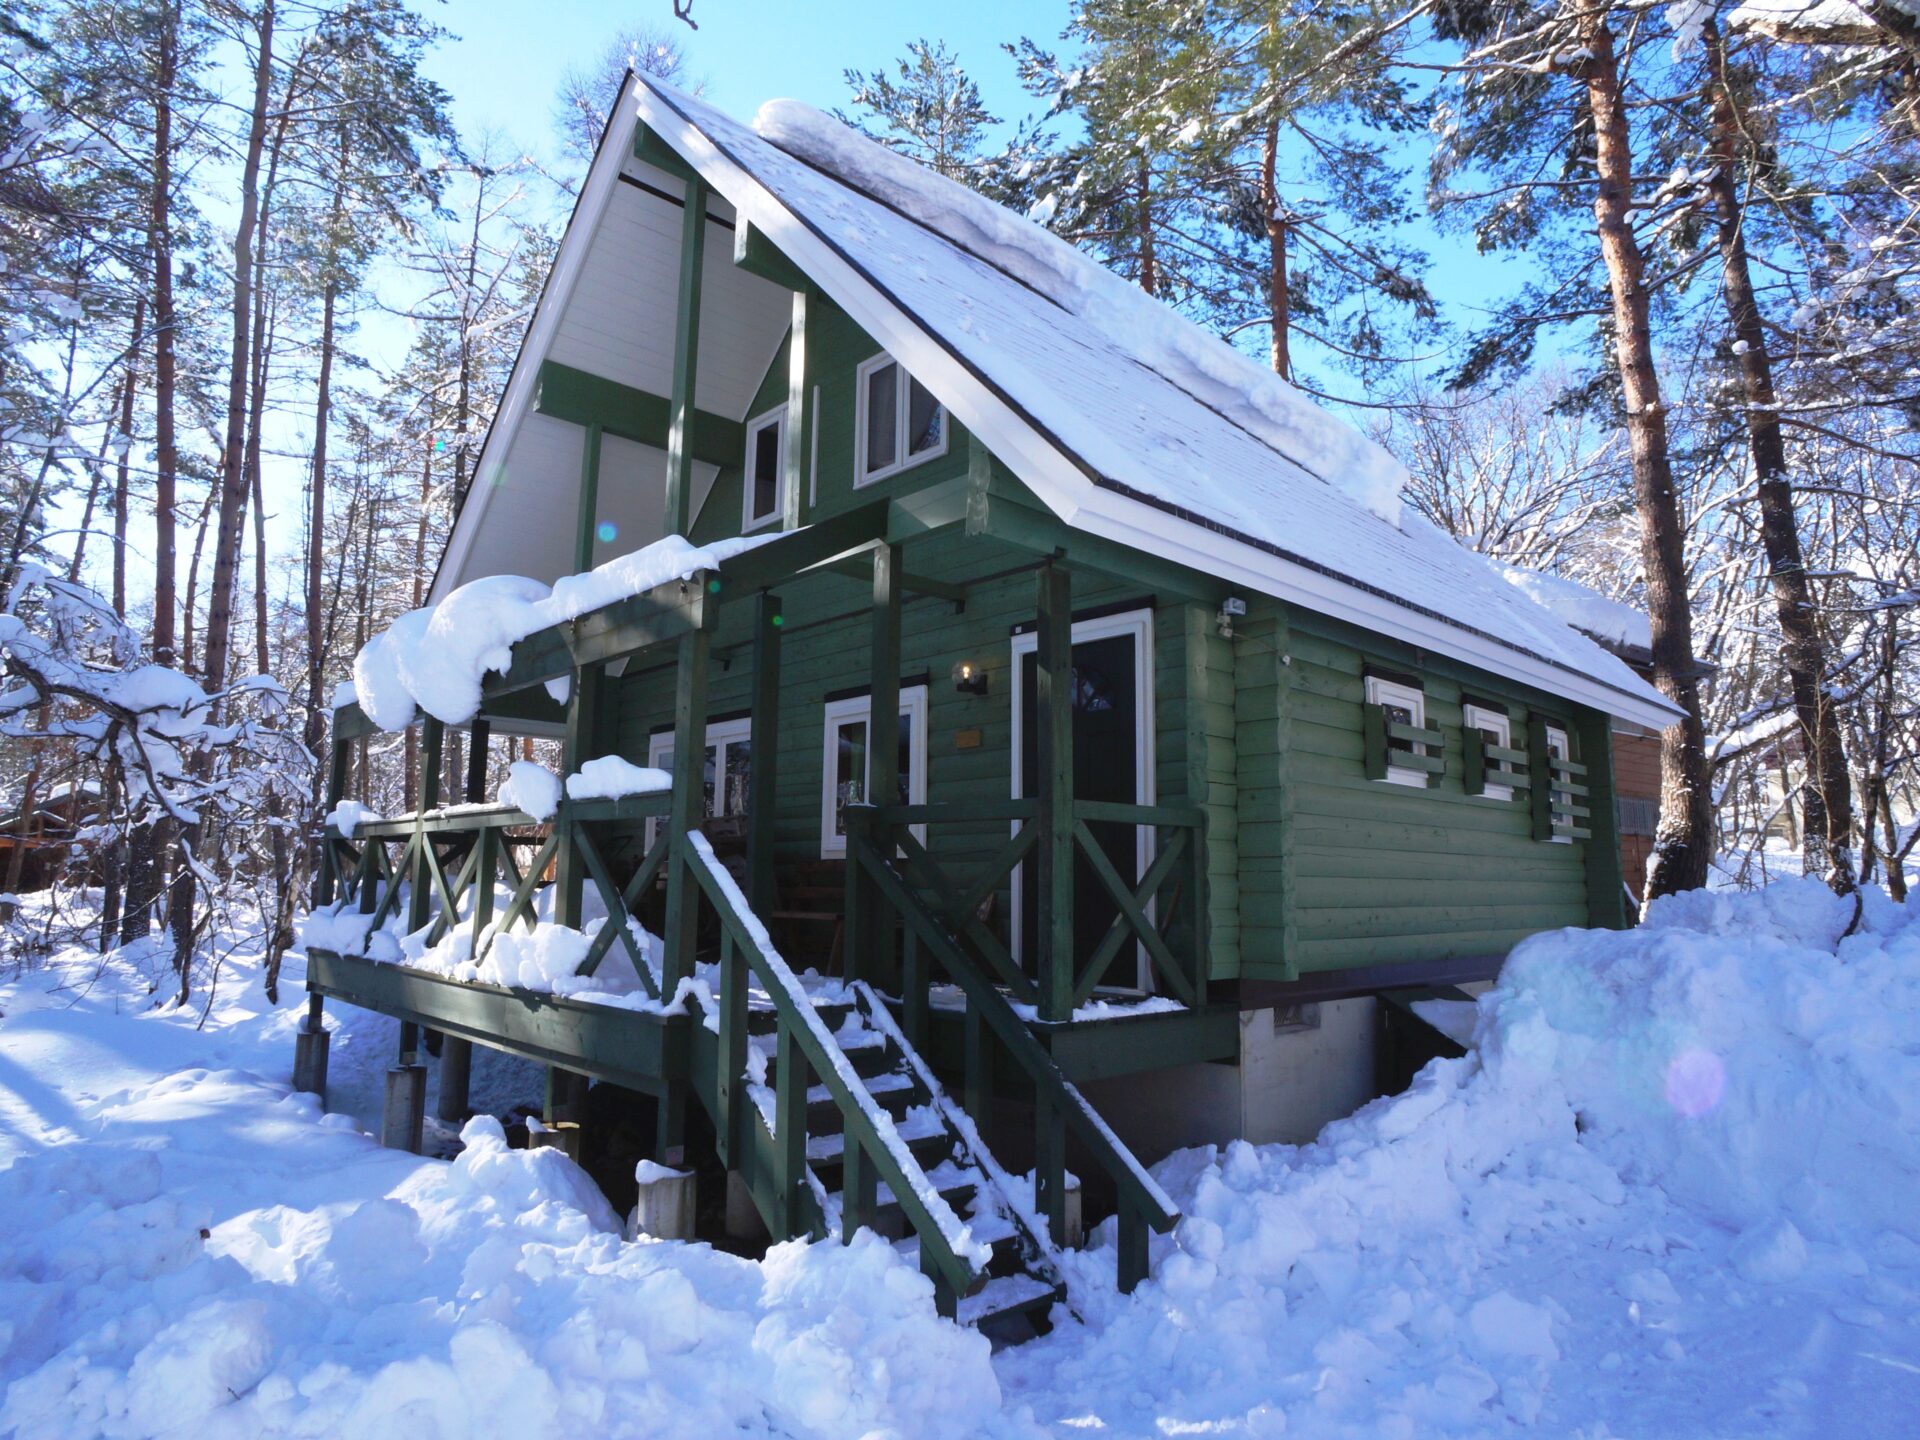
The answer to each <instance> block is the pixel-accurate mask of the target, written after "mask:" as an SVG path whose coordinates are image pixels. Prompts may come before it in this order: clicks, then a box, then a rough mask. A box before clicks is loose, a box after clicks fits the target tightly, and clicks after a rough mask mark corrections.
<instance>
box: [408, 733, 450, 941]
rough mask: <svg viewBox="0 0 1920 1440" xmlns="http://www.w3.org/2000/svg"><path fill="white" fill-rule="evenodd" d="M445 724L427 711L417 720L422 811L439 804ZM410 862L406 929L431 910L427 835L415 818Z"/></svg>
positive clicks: (418, 924) (422, 921)
mask: <svg viewBox="0 0 1920 1440" xmlns="http://www.w3.org/2000/svg"><path fill="white" fill-rule="evenodd" d="M446 738H447V736H446V726H444V725H442V724H441V723H440V722H439V721H438V720H436V719H434V718H433V717H432V716H431V715H429V716H428V717H427V718H426V719H425V720H423V721H421V722H420V809H421V812H422V813H425V812H426V811H428V810H437V809H439V808H440V757H441V753H442V749H443V747H444V745H445V743H446ZM414 830H415V835H414V842H413V852H412V853H413V864H412V865H411V866H409V867H408V872H407V887H408V888H407V929H408V930H409V931H414V930H418V929H420V927H421V926H423V925H425V924H426V923H427V920H428V918H429V916H431V915H432V913H433V877H432V875H431V873H430V872H429V871H428V868H427V847H428V846H429V845H430V844H432V843H433V842H432V841H431V840H429V839H428V837H427V835H426V832H425V829H424V827H423V826H422V825H421V824H420V822H418V821H415V822H414Z"/></svg>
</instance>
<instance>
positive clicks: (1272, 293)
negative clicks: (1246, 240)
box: [1260, 120, 1293, 380]
mask: <svg viewBox="0 0 1920 1440" xmlns="http://www.w3.org/2000/svg"><path fill="white" fill-rule="evenodd" d="M1279 160H1280V122H1279V121H1278V120H1269V121H1268V122H1267V134H1266V138H1265V139H1264V140H1262V141H1261V144H1260V208H1261V211H1262V213H1263V214H1264V215H1265V217H1266V224H1267V311H1268V315H1269V316H1270V318H1271V323H1272V327H1273V373H1274V374H1276V375H1278V376H1279V377H1280V378H1281V379H1282V380H1291V379H1292V378H1293V355H1292V342H1293V336H1292V327H1293V314H1292V310H1293V293H1292V289H1291V287H1290V286H1289V285H1288V284H1287V222H1286V220H1285V219H1284V218H1282V216H1281V213H1280V185H1279V181H1278V179H1277V178H1276V172H1277V170H1278V169H1279Z"/></svg>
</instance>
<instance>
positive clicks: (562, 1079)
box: [533, 1065, 587, 1161]
mask: <svg viewBox="0 0 1920 1440" xmlns="http://www.w3.org/2000/svg"><path fill="white" fill-rule="evenodd" d="M586 1108H587V1077H586V1076H584V1075H579V1074H576V1073H575V1072H573V1071H571V1070H562V1069H561V1068H560V1067H559V1066H558V1065H549V1066H548V1067H547V1093H546V1099H545V1102H544V1103H543V1104H542V1105H541V1107H540V1123H541V1125H542V1126H543V1127H545V1128H543V1129H542V1130H539V1131H537V1132H535V1134H534V1136H533V1145H534V1147H535V1148H536V1149H537V1148H540V1147H542V1146H553V1147H554V1148H556V1149H560V1150H564V1151H566V1153H567V1158H568V1159H569V1160H574V1161H578V1160H579V1158H580V1121H581V1118H582V1116H583V1115H584V1114H585V1113H586Z"/></svg>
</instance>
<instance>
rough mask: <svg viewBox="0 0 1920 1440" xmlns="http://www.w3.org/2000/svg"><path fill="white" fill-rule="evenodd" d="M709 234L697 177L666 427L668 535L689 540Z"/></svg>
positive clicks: (689, 202)
mask: <svg viewBox="0 0 1920 1440" xmlns="http://www.w3.org/2000/svg"><path fill="white" fill-rule="evenodd" d="M706 232H707V187H706V186H705V185H704V184H702V183H701V182H700V180H699V178H698V177H697V176H693V177H689V178H688V180H687V199H686V207H685V209H683V210H682V211H681V214H680V293H679V321H678V324H677V325H676V326H675V329H674V336H673V397H672V407H673V408H672V414H671V416H670V418H669V420H668V425H667V506H666V520H667V533H668V534H669V535H685V534H686V533H687V527H688V525H689V523H690V522H691V520H692V507H693V423H694V406H693V391H694V379H695V376H696V373H697V369H698V363H697V362H698V360H699V353H700V282H701V273H702V271H703V270H704V268H705V264H706V239H707V234H706Z"/></svg>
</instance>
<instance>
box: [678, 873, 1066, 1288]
mask: <svg viewBox="0 0 1920 1440" xmlns="http://www.w3.org/2000/svg"><path fill="white" fill-rule="evenodd" d="M691 860H692V870H693V874H694V878H695V879H696V881H697V882H698V884H699V885H700V887H701V889H702V891H703V892H705V894H706V896H707V898H708V899H709V900H711V901H712V902H713V904H714V907H715V909H716V910H718V911H719V913H720V918H721V925H722V932H723V935H724V937H725V943H724V946H723V958H722V982H721V993H720V995H719V997H718V1005H719V1012H720V1013H719V1015H718V1016H717V1017H716V1019H717V1022H718V1024H717V1031H718V1034H717V1037H713V1043H714V1048H715V1057H714V1060H715V1063H714V1064H712V1065H707V1064H701V1063H696V1064H695V1066H694V1072H695V1074H696V1076H699V1077H702V1078H703V1080H704V1081H710V1082H711V1083H700V1084H697V1085H696V1087H695V1088H696V1091H697V1093H698V1094H699V1096H700V1098H701V1100H702V1102H703V1103H704V1104H705V1105H706V1107H707V1109H708V1110H709V1112H710V1113H711V1114H712V1116H713V1119H714V1126H715V1131H716V1134H717V1135H718V1136H719V1137H720V1144H721V1150H722V1156H723V1159H725V1161H726V1163H727V1165H728V1167H729V1168H730V1169H732V1170H733V1171H734V1172H735V1173H736V1174H738V1175H739V1176H740V1178H741V1179H742V1180H743V1181H744V1182H745V1183H746V1187H747V1190H748V1193H749V1194H751V1195H752V1196H753V1199H754V1203H755V1206H756V1207H757V1208H758V1209H759V1211H760V1214H761V1217H762V1219H763V1220H765V1222H766V1224H767V1228H768V1230H769V1231H770V1232H771V1233H772V1234H774V1235H776V1236H785V1235H799V1234H811V1235H813V1236H814V1237H815V1238H822V1239H824V1238H828V1237H831V1236H836V1235H837V1236H839V1237H840V1238H842V1239H843V1240H845V1239H850V1238H851V1237H852V1236H853V1235H854V1234H855V1233H856V1232H857V1231H859V1230H860V1229H863V1228H865V1229H871V1230H874V1231H876V1232H878V1233H879V1234H881V1235H883V1236H886V1237H887V1238H889V1239H891V1240H892V1241H893V1243H894V1245H895V1248H896V1249H897V1250H898V1251H899V1252H900V1253H901V1254H902V1255H903V1256H904V1257H906V1258H907V1259H909V1260H912V1261H914V1262H916V1263H917V1264H918V1265H919V1267H920V1269H921V1271H922V1273H924V1274H926V1275H927V1276H928V1277H929V1278H930V1279H931V1280H932V1281H933V1284H934V1294H935V1299H936V1303H937V1305H938V1306H939V1308H940V1311H941V1313H943V1314H945V1315H947V1316H949V1317H951V1318H954V1319H956V1320H958V1321H960V1322H961V1323H963V1324H970V1325H982V1326H984V1325H989V1324H990V1323H991V1322H995V1321H1001V1320H1004V1319H1009V1318H1011V1317H1020V1316H1026V1317H1030V1318H1036V1319H1037V1318H1038V1317H1040V1316H1042V1315H1044V1314H1045V1312H1046V1311H1048V1310H1050V1309H1051V1308H1052V1306H1053V1305H1054V1304H1055V1303H1056V1302H1059V1301H1063V1300H1065V1299H1066V1286H1065V1283H1064V1280H1063V1278H1062V1271H1061V1267H1060V1264H1059V1253H1058V1250H1057V1249H1056V1247H1055V1246H1054V1244H1053V1242H1052V1240H1051V1238H1050V1237H1049V1235H1048V1232H1047V1229H1046V1227H1045V1226H1044V1225H1043V1224H1041V1223H1040V1222H1039V1221H1038V1220H1037V1219H1035V1218H1034V1216H1033V1215H1032V1214H1031V1212H1030V1211H1029V1210H1027V1209H1026V1208H1025V1206H1024V1204H1023V1200H1022V1196H1023V1191H1022V1187H1021V1186H1019V1185H1018V1184H1016V1183H1015V1182H1014V1181H1013V1179H1012V1177H1010V1176H1009V1175H1008V1174H1007V1173H1006V1172H1005V1171H1004V1170H1003V1169H1001V1167H1000V1166H999V1164H998V1163H997V1162H996V1161H995V1160H994V1158H993V1156H992V1155H991V1154H990V1153H989V1152H988V1150H987V1148H986V1146H985V1145H984V1144H983V1143H982V1142H981V1140H980V1137H979V1132H978V1131H977V1130H976V1129H975V1128H974V1125H973V1122H972V1120H971V1119H970V1118H969V1117H968V1116H967V1114H966V1112H965V1111H964V1110H962V1109H961V1108H960V1107H959V1106H958V1105H957V1104H955V1103H954V1101H953V1100H952V1099H951V1098H950V1097H949V1096H948V1094H947V1093H946V1091H945V1089H944V1088H943V1087H942V1086H941V1084H940V1082H939V1081H938V1080H937V1079H936V1078H935V1076H934V1074H933V1072H932V1070H931V1069H930V1068H929V1067H928V1066H927V1064H926V1062H925V1061H924V1060H923V1059H922V1058H921V1056H920V1055H919V1054H918V1052H916V1051H915V1050H914V1048H913V1047H912V1046H911V1045H910V1044H909V1043H908V1042H907V1039H906V1037H905V1036H904V1035H903V1034H902V1033H901V1031H900V1028H899V1026H898V1025H897V1024H895V1022H894V1019H893V1016H892V1014H891V1012H890V1011H889V1010H888V1008H887V1004H886V1002H885V1001H884V1000H883V999H882V998H881V997H880V996H879V995H878V994H876V993H875V992H874V991H873V990H872V989H871V988H870V987H869V986H867V985H866V984H864V983H862V982H859V981H855V982H852V983H850V984H846V985H834V986H831V987H827V988H824V989H818V990H815V991H813V992H809V991H808V990H807V989H806V988H805V987H804V986H802V985H801V983H800V981H799V979H798V977H797V976H796V975H795V974H794V973H793V971H792V969H791V967H789V966H788V965H787V963H786V961H785V960H784V959H783V958H782V957H781V956H780V954H779V952H778V951H777V950H776V949H775V948H774V946H773V944H772V941H771V939H770V938H769V936H768V934H767V931H766V928H765V927H764V926H763V925H761V924H760V922H759V921H758V919H757V918H756V917H755V916H754V914H753V912H752V910H751V909H750V908H749V907H748V906H747V903H746V899H745V897H744V896H743V895H742V894H741V893H740V891H739V888H738V887H737V886H736V885H735V884H734V882H733V879H732V877H731V876H729V875H728V874H727V873H726V871H725V870H724V869H723V868H722V867H720V866H719V865H718V864H717V863H716V862H714V860H713V858H712V852H711V850H710V849H708V848H707V847H706V846H705V843H704V840H703V839H698V838H696V839H695V841H694V843H693V845H692V847H691ZM749 976H750V977H751V981H750V980H749ZM715 1028H716V1027H713V1026H703V1027H701V1031H700V1033H701V1034H702V1035H703V1036H711V1035H712V1032H713V1030H714V1029H715Z"/></svg>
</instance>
